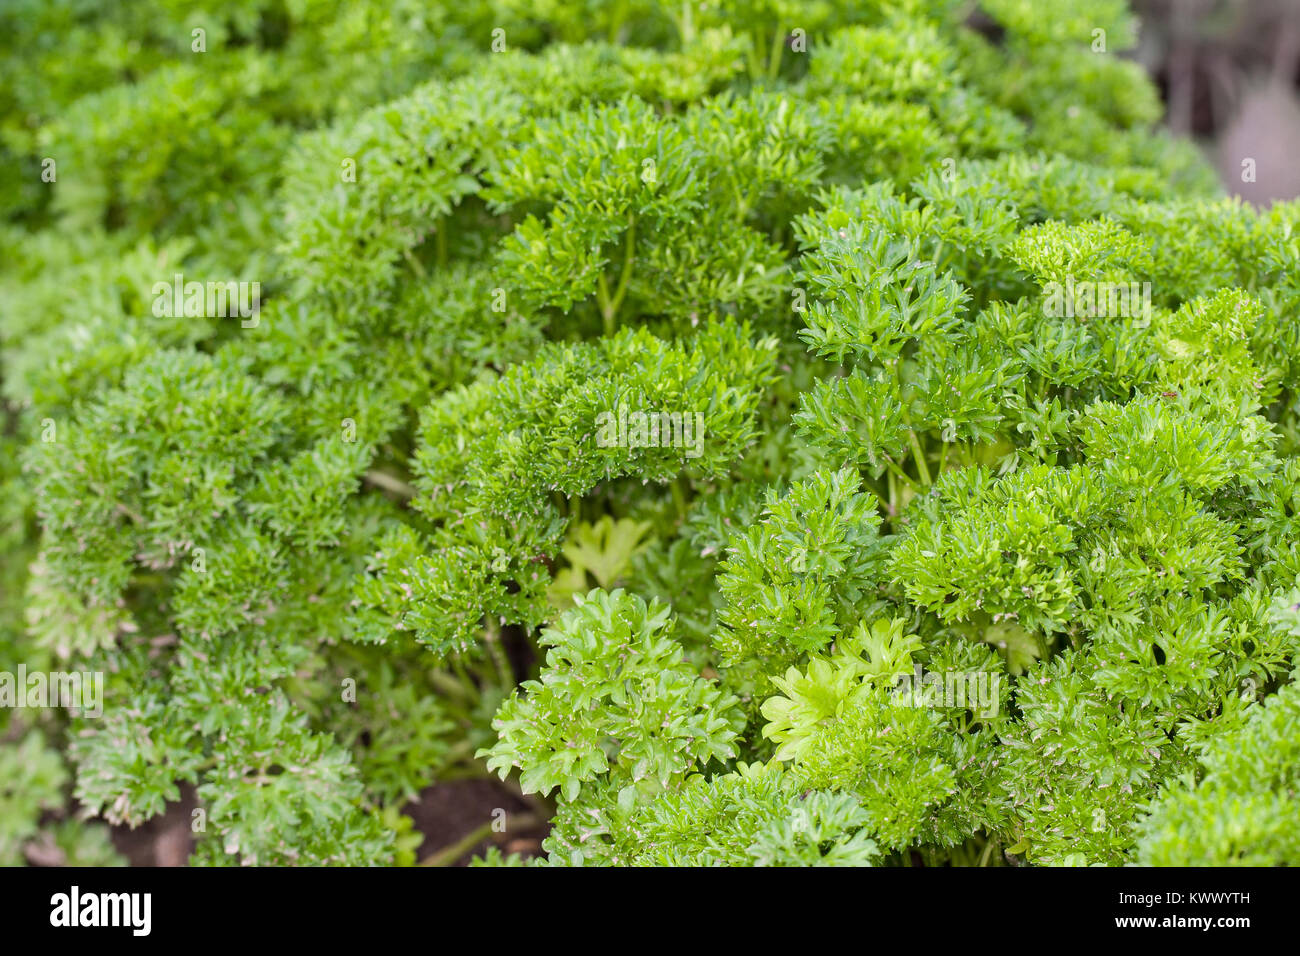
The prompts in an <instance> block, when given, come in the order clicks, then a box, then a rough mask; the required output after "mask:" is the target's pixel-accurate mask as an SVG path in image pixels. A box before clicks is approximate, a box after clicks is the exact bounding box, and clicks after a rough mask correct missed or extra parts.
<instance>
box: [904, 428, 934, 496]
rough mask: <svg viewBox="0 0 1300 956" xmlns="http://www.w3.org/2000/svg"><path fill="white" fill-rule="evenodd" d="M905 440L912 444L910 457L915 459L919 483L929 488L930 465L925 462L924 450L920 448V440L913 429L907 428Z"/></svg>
mask: <svg viewBox="0 0 1300 956" xmlns="http://www.w3.org/2000/svg"><path fill="white" fill-rule="evenodd" d="M907 440H908V442H909V443H910V444H911V446H912V457H913V458H915V459H916V470H917V473H918V474H919V475H920V476H921V484H922V485H923V486H924V487H926V488H929V487H930V485H931V484H932V482H931V480H930V466H929V465H927V464H926V463H925V452H924V451H922V449H921V440H920V439H919V438H917V437H916V431H915V430H914V429H910V428H909V429H908V430H907Z"/></svg>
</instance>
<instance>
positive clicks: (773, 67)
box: [767, 27, 786, 83]
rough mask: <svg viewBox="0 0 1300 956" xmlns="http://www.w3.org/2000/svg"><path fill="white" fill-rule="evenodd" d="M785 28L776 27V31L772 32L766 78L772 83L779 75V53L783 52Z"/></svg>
mask: <svg viewBox="0 0 1300 956" xmlns="http://www.w3.org/2000/svg"><path fill="white" fill-rule="evenodd" d="M785 36H786V33H785V30H784V29H782V28H781V27H777V28H776V33H774V34H772V49H771V50H770V51H769V53H768V58H767V78H768V79H769V80H770V81H772V82H773V83H775V82H776V79H777V77H779V76H780V75H781V54H782V53H783V52H785Z"/></svg>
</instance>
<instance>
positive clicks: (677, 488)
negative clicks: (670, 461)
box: [668, 475, 686, 521]
mask: <svg viewBox="0 0 1300 956" xmlns="http://www.w3.org/2000/svg"><path fill="white" fill-rule="evenodd" d="M683 480H684V478H683V476H682V475H678V476H677V477H676V478H674V479H673V481H672V484H670V485H669V486H668V487H669V489H670V490H671V491H672V493H673V506H674V507H675V508H676V509H677V520H679V521H680V520H681V519H683V518H685V517H686V493H685V492H684V491H683V490H682V481H683Z"/></svg>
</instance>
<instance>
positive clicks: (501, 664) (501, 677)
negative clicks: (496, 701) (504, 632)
mask: <svg viewBox="0 0 1300 956" xmlns="http://www.w3.org/2000/svg"><path fill="white" fill-rule="evenodd" d="M485 637H486V641H487V646H488V654H489V656H491V658H492V667H493V668H494V669H495V670H496V672H497V682H498V683H499V684H500V685H501V689H502V690H506V691H508V690H509V689H510V688H511V687H513V686H514V683H515V681H514V672H513V671H512V670H511V669H510V662H509V661H508V660H506V656H505V652H504V651H503V650H502V648H501V632H500V631H498V630H497V628H496V627H494V626H493V627H489V628H488V632H487V634H486V636H485Z"/></svg>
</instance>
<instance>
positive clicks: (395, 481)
mask: <svg viewBox="0 0 1300 956" xmlns="http://www.w3.org/2000/svg"><path fill="white" fill-rule="evenodd" d="M362 477H363V478H364V479H365V480H366V481H368V482H369V483H370V484H372V485H374V486H375V487H376V488H383V489H384V490H385V491H391V492H392V493H393V494H395V495H400V496H401V497H403V498H408V499H409V498H414V497H415V496H416V495H418V494H419V493H420V492H419V490H418V489H417V488H416V487H415V486H414V485H410V484H407V483H406V482H405V481H403V480H402V479H401V478H398V477H396V476H395V475H390V474H388V472H386V471H380V470H379V469H378V468H371V469H370V470H369V471H367V472H366V473H365V474H364V475H363V476H362Z"/></svg>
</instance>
